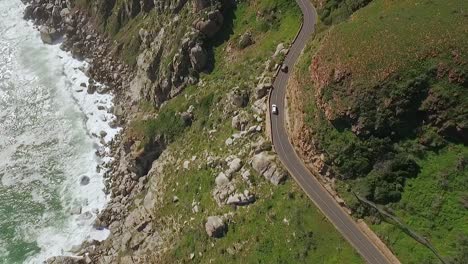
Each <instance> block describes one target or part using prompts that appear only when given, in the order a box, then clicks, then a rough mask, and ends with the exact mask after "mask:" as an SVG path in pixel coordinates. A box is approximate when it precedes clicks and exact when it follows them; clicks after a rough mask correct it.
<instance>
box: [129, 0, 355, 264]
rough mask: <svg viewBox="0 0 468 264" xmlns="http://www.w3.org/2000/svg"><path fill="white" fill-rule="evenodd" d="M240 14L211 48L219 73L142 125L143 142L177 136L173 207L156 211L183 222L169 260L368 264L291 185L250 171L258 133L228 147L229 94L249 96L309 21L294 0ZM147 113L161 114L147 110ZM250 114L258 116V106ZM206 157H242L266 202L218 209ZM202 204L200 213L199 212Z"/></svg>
mask: <svg viewBox="0 0 468 264" xmlns="http://www.w3.org/2000/svg"><path fill="white" fill-rule="evenodd" d="M259 14H260V15H259ZM232 16H233V17H232V18H233V20H232V27H229V28H225V29H224V30H223V31H224V32H228V33H229V34H227V36H226V34H225V35H221V36H218V38H217V39H215V40H214V41H213V43H212V45H213V46H214V59H215V67H214V70H213V71H212V72H211V73H209V74H202V76H201V80H202V82H203V87H200V86H189V87H187V88H186V89H185V90H184V92H183V93H182V94H181V95H179V96H178V97H176V98H174V99H173V100H171V101H169V102H168V103H167V104H165V105H164V106H163V107H161V109H160V110H159V117H158V118H156V119H154V120H153V119H150V120H147V121H137V122H135V123H134V126H133V133H134V135H136V136H137V137H139V138H142V139H146V140H151V138H152V137H153V136H154V135H155V134H157V133H166V134H169V135H170V136H172V143H171V144H170V145H169V150H170V152H171V153H172V155H173V156H174V157H176V159H177V160H176V162H172V163H171V164H169V165H167V166H166V167H165V168H164V180H163V182H164V185H165V186H164V190H165V191H164V194H163V201H164V202H163V204H161V205H159V207H158V208H157V209H156V215H158V219H159V220H158V221H159V222H157V225H167V226H168V227H171V226H172V225H177V226H179V227H180V229H179V228H177V230H176V231H174V232H173V233H172V234H171V236H170V244H171V247H170V248H169V250H168V251H166V252H165V253H164V254H163V256H162V257H161V259H162V260H161V261H162V262H164V263H184V262H189V261H190V262H193V263H210V262H211V263H221V262H222V263H363V261H362V259H361V258H360V256H359V255H358V254H357V253H356V252H355V251H354V249H353V248H352V247H351V246H350V245H349V244H348V243H347V242H346V241H345V240H344V238H343V237H342V236H341V235H340V234H339V233H338V232H337V231H336V230H335V228H334V227H333V226H332V225H331V224H330V223H329V222H328V220H327V219H326V218H325V217H324V216H323V215H322V214H321V213H320V212H319V211H318V209H317V208H316V207H315V206H314V205H313V204H312V202H311V201H310V200H309V198H308V197H307V196H305V195H304V194H303V192H302V190H301V189H300V188H299V187H298V186H297V185H296V184H295V182H294V181H293V180H292V179H289V180H288V181H287V182H286V184H284V185H280V186H273V185H272V184H271V183H269V182H267V181H266V180H265V179H264V178H263V177H261V176H259V175H256V174H255V172H254V170H253V169H251V168H250V165H248V164H246V163H247V162H248V160H249V159H250V158H251V157H252V155H251V153H249V151H248V148H247V147H246V146H247V145H248V144H250V143H252V142H255V141H256V140H257V139H258V136H255V135H253V136H250V137H248V138H244V139H241V141H240V142H238V143H236V144H237V145H235V146H231V147H227V146H226V145H225V143H224V142H225V140H226V139H227V138H228V137H230V136H231V135H232V134H233V133H234V132H235V131H234V129H233V128H232V127H231V118H232V116H231V115H230V114H228V115H226V114H224V113H223V111H224V110H225V108H226V105H225V104H226V103H225V98H226V94H227V93H228V92H230V91H231V90H232V89H233V88H234V87H239V89H241V90H247V91H249V90H251V89H253V88H254V87H255V85H256V83H257V82H258V80H257V79H256V78H257V77H258V76H260V74H261V73H262V72H263V69H264V67H265V62H266V60H267V59H268V58H269V57H271V55H272V54H273V53H274V52H275V49H276V46H277V45H278V44H279V43H281V42H283V43H288V42H289V41H291V40H292V38H293V37H294V35H295V34H296V32H297V30H298V29H299V26H300V18H301V17H300V13H299V9H298V8H297V7H296V5H295V3H294V1H287V0H268V1H258V0H257V1H248V2H240V3H239V4H238V6H237V8H236V10H235V12H234V13H233V14H232ZM247 31H249V32H251V33H252V35H253V37H254V41H255V43H254V44H253V45H251V46H248V47H247V48H245V49H242V50H241V49H238V48H236V43H237V42H238V38H239V37H240V36H241V35H242V34H244V33H245V32H247ZM221 39H223V40H226V41H221ZM250 103H252V102H250ZM250 103H249V104H250ZM190 105H193V106H194V108H195V110H194V115H195V119H194V122H193V123H192V125H191V126H190V127H186V128H181V126H180V124H179V123H178V122H177V121H175V120H173V119H172V118H170V116H171V115H173V114H174V113H176V112H181V111H185V110H186V109H187V108H188V107H189V106H190ZM142 108H144V109H145V111H149V112H152V111H154V110H152V109H151V107H148V106H142ZM244 109H245V110H246V111H249V112H250V111H251V110H250V107H249V106H247V107H246V108H244ZM212 129H216V132H215V133H211V134H210V133H209V132H208V131H210V130H212ZM207 152H209V153H212V155H218V156H220V157H226V156H227V155H229V153H231V154H235V155H237V156H238V157H240V158H242V160H243V161H244V163H245V165H244V167H245V168H249V169H250V171H251V172H252V174H253V175H252V178H251V181H252V185H253V187H251V190H252V192H253V193H255V194H256V197H257V200H256V201H255V203H254V204H252V205H250V206H247V207H238V208H237V209H234V208H232V207H230V206H222V207H219V206H218V205H217V204H216V202H215V201H214V199H213V197H212V194H211V193H212V191H213V189H214V187H215V182H214V179H215V177H216V174H217V173H218V172H219V171H217V170H215V169H212V168H209V167H207V166H206V160H204V158H205V153H207ZM192 157H194V160H192ZM186 160H190V165H189V168H188V169H183V168H182V163H183V162H184V161H186ZM236 177H240V176H236ZM235 181H236V185H237V188H238V190H240V191H242V190H243V189H244V187H246V183H244V182H243V181H241V180H239V179H237V180H235ZM174 196H177V197H178V199H179V201H178V202H177V203H174V202H173V197H174ZM193 201H198V202H200V207H201V212H200V213H197V214H194V213H192V202H193ZM225 213H233V217H232V222H230V223H229V227H228V232H227V234H226V236H225V237H223V238H221V239H212V238H209V237H208V236H207V235H206V232H205V230H204V224H205V221H206V218H207V217H208V216H210V215H221V214H225ZM167 219H173V221H174V222H176V223H178V224H174V222H171V221H172V220H171V221H169V220H168V221H166V220H167ZM191 253H194V254H195V257H194V259H193V260H189V256H190V254H191Z"/></svg>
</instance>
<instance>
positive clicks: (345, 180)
mask: <svg viewBox="0 0 468 264" xmlns="http://www.w3.org/2000/svg"><path fill="white" fill-rule="evenodd" d="M319 2H320V5H319V6H320V7H321V8H320V9H319V14H320V16H321V18H322V24H321V25H320V26H319V28H320V32H319V33H317V35H316V38H315V39H314V41H313V42H311V43H310V45H309V47H308V49H307V51H306V53H305V54H304V55H303V58H302V60H301V62H300V63H299V67H298V68H299V69H298V70H297V71H296V72H295V77H294V81H293V82H292V83H291V87H290V94H289V100H290V102H291V103H290V107H291V109H292V114H291V116H292V118H291V120H292V123H291V127H290V129H291V131H292V138H293V141H294V143H295V145H296V146H297V148H298V150H299V151H300V152H301V154H302V155H303V156H304V157H305V159H306V160H307V162H308V163H309V164H310V165H311V167H313V168H314V169H316V170H318V171H319V172H320V173H321V174H322V175H324V176H326V178H328V179H331V178H334V179H336V181H335V187H336V189H337V190H338V192H339V194H340V195H341V196H342V197H343V198H345V200H346V202H347V203H348V205H349V206H350V207H351V208H352V209H353V211H354V214H355V215H356V216H357V217H366V219H367V220H368V222H369V223H372V224H373V225H374V226H373V227H374V229H375V230H376V231H377V232H378V233H379V234H380V236H381V237H382V238H383V239H384V240H385V241H386V242H387V244H388V245H389V246H390V247H391V248H393V250H394V251H395V252H396V253H397V256H399V257H400V259H401V261H402V262H405V263H434V262H437V258H436V256H435V255H433V254H432V252H431V251H430V250H429V249H427V248H425V247H424V246H422V245H420V244H418V243H417V242H416V241H415V240H413V239H412V238H411V237H409V236H408V235H406V234H405V233H403V232H402V231H401V229H400V228H398V227H397V226H396V225H390V224H388V223H387V222H386V221H390V220H389V219H388V218H385V217H382V215H381V214H379V213H377V211H376V210H375V209H373V208H371V207H369V206H368V205H366V204H364V203H362V202H359V201H358V199H356V196H355V195H354V194H356V195H357V196H358V197H361V198H364V199H368V200H370V201H373V202H375V203H377V204H378V205H381V206H384V207H383V208H386V210H387V211H388V212H390V213H391V214H394V215H396V216H397V217H399V218H400V219H402V220H403V221H404V222H406V224H408V226H410V227H411V228H412V229H413V230H414V231H416V232H417V233H419V234H420V235H422V236H424V237H426V238H427V239H428V240H429V241H430V242H432V244H433V245H434V247H435V248H436V249H437V250H438V251H439V252H440V253H441V254H442V256H443V257H444V258H445V259H446V260H449V261H452V262H454V263H465V262H466V257H467V256H466V252H467V247H466V240H467V237H468V226H467V223H468V210H467V208H468V207H467V197H468V196H467V195H468V194H467V192H466V190H467V187H468V186H467V182H468V171H467V168H466V167H467V166H466V163H467V161H468V148H467V147H466V144H467V143H468V137H467V135H468V134H467V132H468V131H467V130H468V123H467V122H468V94H467V88H468V79H467V73H468V28H467V27H466V25H467V23H468V4H467V2H466V1H461V0H457V1H438V0H432V1H426V0H403V1H390V0H374V1H372V2H370V1H331V0H330V1H319ZM352 2H355V3H354V4H355V5H353V3H352ZM369 2H370V3H369ZM343 3H345V4H346V5H345V7H346V8H344V7H343ZM353 6H359V7H362V8H361V9H359V10H358V11H356V12H355V13H354V14H352V15H351V16H350V17H349V19H347V20H345V21H344V22H341V23H339V21H341V20H343V18H344V17H347V15H343V14H345V13H349V11H352V10H356V9H357V8H354V7H353ZM334 10H346V12H345V11H343V12H341V11H340V12H338V11H334ZM331 24H334V25H333V26H328V25H331ZM382 220H383V221H382Z"/></svg>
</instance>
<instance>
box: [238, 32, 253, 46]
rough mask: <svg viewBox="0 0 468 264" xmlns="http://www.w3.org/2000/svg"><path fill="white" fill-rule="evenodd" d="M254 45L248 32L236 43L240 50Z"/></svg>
mask: <svg viewBox="0 0 468 264" xmlns="http://www.w3.org/2000/svg"><path fill="white" fill-rule="evenodd" d="M253 43H254V41H253V38H252V33H250V32H245V33H244V34H242V35H241V36H240V38H239V43H238V47H239V48H240V49H244V48H246V47H248V46H250V45H252V44H253Z"/></svg>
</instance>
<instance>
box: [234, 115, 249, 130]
mask: <svg viewBox="0 0 468 264" xmlns="http://www.w3.org/2000/svg"><path fill="white" fill-rule="evenodd" d="M248 124H249V116H248V114H247V113H246V112H241V113H239V114H237V115H235V116H234V117H233V118H232V121H231V125H232V128H234V129H237V130H240V131H243V130H245V129H246V128H247V125H248Z"/></svg>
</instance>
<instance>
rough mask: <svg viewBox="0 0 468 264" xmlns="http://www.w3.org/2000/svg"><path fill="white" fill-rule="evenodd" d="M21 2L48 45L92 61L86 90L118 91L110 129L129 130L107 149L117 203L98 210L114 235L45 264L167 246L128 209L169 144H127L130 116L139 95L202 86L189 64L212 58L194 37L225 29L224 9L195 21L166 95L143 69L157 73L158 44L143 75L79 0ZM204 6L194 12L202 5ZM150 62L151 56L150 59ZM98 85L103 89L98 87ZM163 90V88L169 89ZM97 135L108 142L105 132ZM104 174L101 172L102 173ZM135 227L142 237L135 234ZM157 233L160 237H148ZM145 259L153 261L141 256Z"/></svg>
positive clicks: (103, 259) (108, 179) (99, 223)
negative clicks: (154, 64)
mask: <svg viewBox="0 0 468 264" xmlns="http://www.w3.org/2000/svg"><path fill="white" fill-rule="evenodd" d="M22 2H23V3H24V4H25V5H26V7H25V11H24V19H26V20H31V21H33V22H34V24H35V25H36V26H37V27H38V30H39V31H40V34H41V39H42V41H43V42H44V43H46V44H58V43H61V44H60V45H61V46H60V48H61V49H62V50H65V51H69V52H71V54H72V56H73V57H74V58H75V59H78V60H85V61H86V62H88V64H89V67H88V68H87V69H84V72H85V74H86V75H87V76H88V77H89V78H90V79H89V83H83V84H81V86H82V87H83V88H84V90H86V91H87V93H88V94H92V93H95V92H97V93H108V92H112V93H113V95H114V96H115V97H114V104H115V107H114V109H112V111H113V113H114V114H115V115H116V116H117V122H114V123H112V124H110V125H111V127H117V126H120V127H123V128H124V131H123V132H122V133H121V134H120V135H118V136H116V138H114V139H113V140H112V141H111V142H109V144H108V147H109V148H110V149H111V151H110V155H111V156H112V157H113V161H112V162H111V163H108V164H102V166H104V167H106V169H107V170H108V171H107V172H106V173H105V174H104V178H105V186H106V190H105V192H106V193H107V194H110V197H111V200H110V202H109V203H108V204H107V206H106V208H105V209H104V210H103V211H101V212H100V213H99V215H98V218H97V220H96V222H95V228H97V229H103V228H107V229H109V230H110V238H108V239H107V240H105V241H103V242H99V241H85V242H84V243H83V244H82V246H81V248H79V249H75V250H74V252H72V253H73V255H75V256H74V257H69V256H57V257H51V258H50V259H48V260H47V261H46V263H116V261H117V252H118V250H119V249H121V247H126V245H127V244H129V247H130V248H131V249H133V250H135V249H137V248H138V246H139V245H140V244H141V243H144V242H145V243H150V244H155V245H156V244H158V243H160V240H161V239H160V238H159V235H158V234H157V233H156V232H154V231H153V230H152V226H151V223H150V220H151V216H150V215H149V214H148V213H147V212H143V211H144V210H143V211H141V212H139V211H137V212H135V211H133V212H132V215H130V216H129V214H130V211H129V207H130V206H131V205H132V202H133V200H134V198H135V196H137V195H138V194H139V193H141V192H142V191H143V190H144V188H145V187H147V186H145V185H146V183H147V177H146V174H147V173H148V171H149V169H150V168H151V164H152V162H153V161H154V160H155V159H156V158H158V157H159V156H160V155H161V153H162V151H163V149H164V148H165V145H166V142H165V139H164V138H158V139H156V140H155V142H153V143H152V144H151V148H150V149H151V150H150V151H147V150H144V151H143V152H142V151H137V150H136V148H135V146H134V143H135V142H128V140H122V137H123V136H124V134H125V127H126V122H127V120H129V119H131V117H130V118H129V116H130V115H132V114H134V113H135V112H137V110H136V109H137V106H136V105H137V103H138V100H139V99H140V94H151V95H152V96H153V97H154V98H155V103H156V104H161V103H163V102H164V101H165V100H167V99H169V98H171V97H174V96H176V95H177V94H178V93H179V92H180V91H181V90H182V89H183V88H184V87H185V85H186V84H188V83H194V82H196V81H197V75H198V74H197V72H194V71H190V72H189V70H188V68H187V65H189V66H188V67H191V68H193V69H195V70H196V71H201V70H203V69H204V68H205V67H206V66H207V63H208V61H207V60H208V58H207V54H206V50H205V49H204V48H203V47H202V45H203V44H202V43H200V42H197V41H194V40H196V39H198V38H199V36H198V35H199V34H204V35H207V36H211V35H213V34H214V33H216V31H217V30H219V27H220V24H222V20H223V17H222V15H221V13H220V11H213V12H211V13H209V17H210V18H212V20H199V21H198V22H197V23H194V25H193V27H194V30H192V33H191V35H190V36H189V37H188V38H187V39H186V40H184V43H182V50H180V53H181V54H183V56H180V55H179V57H177V54H176V56H175V57H174V65H173V68H174V71H173V72H172V74H171V76H169V80H167V78H165V79H163V80H162V81H159V82H158V83H157V84H156V85H157V86H159V87H157V88H156V90H159V92H157V93H156V94H155V93H154V92H151V91H148V89H154V88H148V87H149V86H151V85H153V83H156V82H155V80H151V79H148V74H147V72H145V71H142V69H143V70H146V71H149V70H152V68H151V63H152V60H153V59H151V58H152V57H154V56H157V54H156V53H157V52H158V47H155V48H153V49H148V50H147V51H146V54H143V55H144V56H141V61H142V62H141V63H142V64H146V66H145V65H139V66H140V67H138V70H137V71H134V69H132V68H131V67H129V66H128V65H125V64H124V63H121V62H120V61H119V59H118V58H117V56H115V54H116V48H117V47H116V46H115V45H114V43H112V42H111V40H110V39H109V38H106V37H104V36H103V35H102V34H101V33H100V32H99V31H98V30H97V29H96V25H95V21H94V20H93V19H92V17H90V16H89V14H88V13H87V12H84V11H82V10H80V9H79V8H77V7H76V6H75V4H74V1H70V0H58V1H54V0H22ZM204 5H205V4H202V5H201V6H196V7H195V8H203V7H204ZM162 33H164V32H162ZM140 34H141V37H142V39H143V42H145V38H147V37H148V33H147V32H140ZM161 37H163V36H161ZM153 44H154V43H153ZM153 44H151V45H153ZM156 44H157V41H156ZM160 44H161V43H160ZM149 45H150V44H148V46H149ZM159 49H160V47H159ZM148 58H150V59H149V60H148V61H145V59H146V60H147V59H148ZM135 72H136V74H135ZM135 75H140V78H135ZM132 82H137V84H135V83H133V84H132ZM99 83H101V84H103V85H99ZM168 83H170V86H171V88H170V89H167V86H168V85H169V84H168ZM131 86H133V87H134V86H139V87H143V88H142V90H141V91H140V92H139V93H138V92H137V93H133V94H129V92H128V90H131V89H129V87H131ZM160 86H163V87H162V91H161V88H160ZM132 92H133V91H132ZM94 136H96V137H102V135H94ZM130 141H131V140H130ZM103 143H104V142H103ZM135 145H138V144H135ZM96 154H97V155H98V156H102V155H104V153H101V152H100V151H96ZM99 169H100V168H97V170H99ZM128 230H138V231H141V232H139V234H140V235H138V236H136V237H135V236H132V235H131V234H130V232H129V231H128ZM150 236H153V238H152V239H148V237H150ZM115 237H118V239H115ZM121 241H122V243H121ZM134 260H136V259H133V258H132V260H129V261H131V263H133V261H134ZM141 261H144V262H145V261H148V260H144V259H142V260H141Z"/></svg>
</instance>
